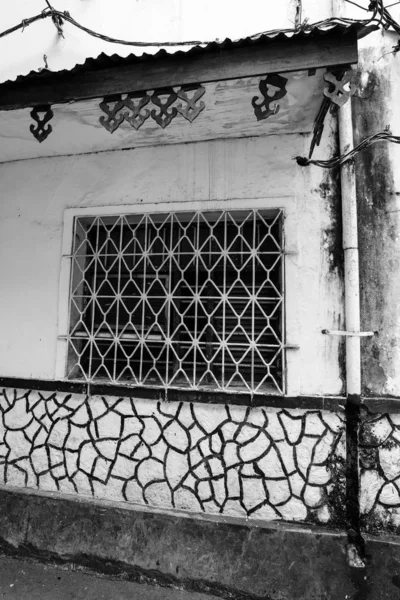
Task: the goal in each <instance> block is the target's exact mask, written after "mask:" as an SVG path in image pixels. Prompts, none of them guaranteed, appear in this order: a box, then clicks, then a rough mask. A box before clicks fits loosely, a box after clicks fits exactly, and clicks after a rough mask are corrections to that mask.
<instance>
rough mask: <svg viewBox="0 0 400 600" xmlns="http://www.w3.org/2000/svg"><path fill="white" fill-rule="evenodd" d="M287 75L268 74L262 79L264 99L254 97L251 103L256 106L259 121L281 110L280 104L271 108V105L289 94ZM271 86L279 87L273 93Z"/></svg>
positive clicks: (255, 111) (261, 86)
mask: <svg viewBox="0 0 400 600" xmlns="http://www.w3.org/2000/svg"><path fill="white" fill-rule="evenodd" d="M287 81H288V80H287V79H286V77H282V76H281V75H278V74H276V73H275V74H274V75H268V76H267V77H266V79H261V80H260V83H259V86H258V87H259V90H260V92H261V94H262V95H263V97H264V100H261V99H259V98H257V96H254V98H253V99H252V101H251V104H252V105H253V108H254V114H255V115H256V117H257V121H262V120H263V119H268V117H270V116H271V115H276V114H277V113H278V112H279V108H280V107H279V104H275V105H274V107H273V108H270V105H271V104H272V103H273V102H276V101H277V100H280V99H281V98H283V97H284V96H286V94H287V90H286V84H287ZM269 86H273V87H275V88H278V90H277V91H275V92H274V93H273V94H272V95H271V94H270V89H269Z"/></svg>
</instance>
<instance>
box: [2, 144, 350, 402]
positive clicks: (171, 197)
mask: <svg viewBox="0 0 400 600" xmlns="http://www.w3.org/2000/svg"><path fill="white" fill-rule="evenodd" d="M308 145H309V139H308V136H301V135H286V136H270V137H261V138H251V139H243V140H225V141H223V140H219V141H213V142H201V143H195V144H178V145H174V146H159V147H154V148H141V149H137V150H127V151H115V152H103V153H99V154H90V155H84V156H72V157H57V158H47V159H46V158H43V159H36V160H27V161H17V162H12V163H7V164H2V165H1V166H0V181H1V213H0V257H1V258H0V281H2V282H3V284H2V286H1V290H0V330H1V332H2V344H1V345H0V365H1V375H2V376H10V377H33V378H43V379H53V378H54V377H55V357H56V343H57V320H58V301H59V298H58V293H59V272H60V261H61V241H62V229H63V216H64V210H65V208H67V207H70V208H71V207H90V206H93V207H96V206H108V205H121V204H122V205H123V204H127V205H132V204H140V203H154V204H158V203H163V210H168V203H171V202H187V203H190V202H192V201H197V202H200V203H201V205H203V206H209V205H210V204H209V203H210V202H212V201H213V200H219V201H224V200H226V201H229V200H230V199H246V200H249V201H250V204H251V200H257V201H258V202H259V199H263V198H267V199H268V200H266V203H268V204H269V205H274V204H275V203H276V206H278V207H279V206H280V205H281V204H287V203H288V202H289V201H288V198H292V199H293V206H296V209H295V211H293V210H292V211H291V212H292V216H291V220H290V223H291V224H290V228H289V227H288V233H289V229H290V235H288V244H287V246H288V249H289V250H293V251H295V252H297V254H294V255H290V256H288V257H287V259H286V260H287V266H288V277H289V275H290V273H291V274H292V275H290V280H288V294H287V319H288V323H290V327H288V329H287V342H288V343H290V344H298V345H299V346H300V349H299V350H291V351H288V352H287V358H288V390H287V391H288V394H290V395H292V394H339V393H340V392H341V391H342V381H341V379H340V372H339V366H338V341H337V338H331V337H329V336H324V335H322V334H321V329H323V328H332V329H337V328H339V327H340V322H341V319H342V316H341V315H342V304H341V294H342V290H341V284H340V280H339V277H338V274H337V272H336V271H335V270H333V272H330V266H331V265H330V260H331V258H332V257H331V255H330V250H329V247H328V246H327V238H326V235H325V234H324V231H325V230H328V229H330V228H331V226H332V223H331V215H330V208H329V202H328V200H327V199H326V198H324V197H323V196H324V194H322V193H321V191H320V189H321V188H320V185H321V184H323V183H325V179H324V178H325V176H326V174H325V173H323V172H322V171H320V170H317V169H302V168H301V167H298V166H297V165H296V163H295V161H294V160H293V157H294V156H295V155H297V154H305V153H306V151H307V149H308ZM321 151H322V152H330V151H331V150H330V148H329V147H328V146H324V148H323V149H321ZM281 198H282V199H283V200H282V201H281V200H280V199H281ZM289 205H290V202H289ZM288 224H289V221H288Z"/></svg>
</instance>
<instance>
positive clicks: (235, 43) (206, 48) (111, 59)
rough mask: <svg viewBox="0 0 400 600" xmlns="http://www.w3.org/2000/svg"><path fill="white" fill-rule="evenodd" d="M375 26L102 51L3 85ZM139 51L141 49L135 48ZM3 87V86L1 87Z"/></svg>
mask: <svg viewBox="0 0 400 600" xmlns="http://www.w3.org/2000/svg"><path fill="white" fill-rule="evenodd" d="M376 29H377V26H376V25H374V24H370V23H368V22H365V23H363V22H362V21H354V22H353V21H350V20H347V21H344V20H340V19H337V20H336V19H329V20H327V21H322V22H320V23H316V24H314V25H308V26H305V27H302V28H300V29H297V30H296V29H280V30H274V31H267V32H261V33H258V34H255V35H252V36H249V37H245V38H241V39H237V40H231V39H229V38H226V39H224V40H222V41H219V40H216V41H213V42H210V43H205V44H198V45H196V46H181V47H179V46H177V47H176V49H173V50H171V47H168V49H166V48H160V49H159V50H158V51H156V52H151V51H150V50H153V51H154V48H148V50H149V51H143V52H141V53H139V52H137V53H131V54H129V55H128V56H120V55H118V54H111V55H109V54H105V53H104V52H102V53H101V54H100V55H99V56H97V57H96V58H87V59H86V60H85V61H84V62H83V63H77V64H76V65H75V66H74V67H72V68H71V69H63V70H61V71H50V70H48V69H41V70H38V71H30V73H28V74H27V75H19V76H18V77H17V78H16V79H14V80H8V81H6V82H4V84H7V83H12V82H15V83H22V82H25V81H26V80H28V79H36V80H37V79H41V78H45V77H49V76H52V77H54V75H60V76H61V75H63V74H65V73H79V72H84V71H94V70H99V69H105V68H108V67H112V66H121V65H127V64H134V63H136V62H142V61H147V60H153V59H162V58H164V57H167V56H171V55H173V56H180V55H182V56H183V55H188V54H190V55H192V54H202V53H207V52H216V51H218V50H221V51H229V50H231V49H233V48H244V47H246V46H253V45H265V44H270V43H273V42H277V41H282V40H288V39H293V38H298V37H303V38H314V37H320V36H324V35H326V34H328V33H329V34H336V35H338V36H340V35H345V34H348V33H352V32H353V33H356V35H357V38H358V39H360V38H362V37H365V36H366V35H368V34H369V33H371V32H372V31H375V30H376ZM138 50H141V48H138ZM1 85H3V84H1Z"/></svg>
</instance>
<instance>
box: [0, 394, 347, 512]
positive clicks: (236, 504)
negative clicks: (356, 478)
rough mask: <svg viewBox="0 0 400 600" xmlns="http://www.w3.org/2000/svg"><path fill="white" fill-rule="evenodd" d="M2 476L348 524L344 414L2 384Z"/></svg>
mask: <svg viewBox="0 0 400 600" xmlns="http://www.w3.org/2000/svg"><path fill="white" fill-rule="evenodd" d="M0 415H1V419H0V481H4V483H5V484H8V485H11V486H19V487H30V488H39V489H41V490H49V491H53V490H54V491H60V492H64V493H68V494H80V495H89V496H94V497H96V498H103V499H109V500H119V501H126V502H131V503H135V504H147V505H150V506H153V507H160V508H164V509H165V508H175V509H179V510H186V511H191V512H205V513H214V514H220V513H222V514H223V515H231V516H240V517H245V518H249V517H251V518H255V519H262V520H271V519H285V520H298V521H299V520H303V521H304V520H310V521H314V522H320V523H328V522H330V523H332V522H336V523H337V522H339V521H340V518H341V515H340V512H341V510H343V505H344V502H343V501H342V494H343V489H344V459H345V447H344V445H345V441H344V423H343V415H342V414H337V413H331V412H327V411H315V410H309V411H306V410H283V409H282V410H278V409H272V408H271V409H270V408H268V409H266V408H246V407H238V406H228V405H207V404H189V403H181V402H170V403H166V402H161V403H160V402H155V401H149V400H136V399H135V400H132V399H127V398H124V399H121V398H117V397H110V396H108V397H100V396H93V397H85V396H80V395H70V394H69V395H66V394H64V393H63V394H61V393H57V394H56V393H40V392H36V391H26V390H14V389H6V390H2V391H0Z"/></svg>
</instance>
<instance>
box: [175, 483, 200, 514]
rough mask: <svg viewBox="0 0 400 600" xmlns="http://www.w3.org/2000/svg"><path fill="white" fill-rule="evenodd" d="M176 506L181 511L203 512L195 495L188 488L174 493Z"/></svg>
mask: <svg viewBox="0 0 400 600" xmlns="http://www.w3.org/2000/svg"><path fill="white" fill-rule="evenodd" d="M174 505H175V508H176V509H179V510H189V511H191V512H200V511H201V505H200V503H199V501H198V500H197V498H196V496H195V494H194V493H193V492H191V491H190V490H188V489H186V488H181V489H179V490H177V491H176V492H174Z"/></svg>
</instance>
